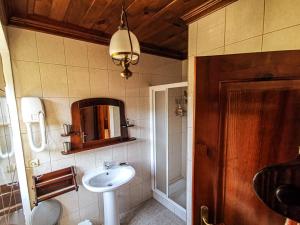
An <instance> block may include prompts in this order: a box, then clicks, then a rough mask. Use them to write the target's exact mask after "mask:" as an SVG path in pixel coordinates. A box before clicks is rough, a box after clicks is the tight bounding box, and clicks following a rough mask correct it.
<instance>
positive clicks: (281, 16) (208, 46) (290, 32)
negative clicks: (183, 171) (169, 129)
mask: <svg viewBox="0 0 300 225" xmlns="http://www.w3.org/2000/svg"><path fill="white" fill-rule="evenodd" d="M299 12H300V1H299V0H284V1H283V0H239V1H237V2H235V3H233V4H231V5H229V6H227V7H226V8H224V9H221V10H219V11H217V12H215V13H213V14H210V15H209V16H207V17H205V18H202V19H200V20H198V21H196V22H194V23H192V24H190V25H189V49H188V52H189V54H188V55H189V58H188V82H189V103H190V104H189V109H190V110H189V118H188V138H189V140H188V178H189V182H188V204H187V209H188V218H187V221H188V225H189V224H191V190H192V189H191V188H192V187H191V184H192V182H191V178H192V138H193V132H192V131H193V116H194V111H193V109H194V107H193V93H194V90H193V88H194V57H195V56H205V55H222V54H235V53H249V52H261V51H276V50H292V49H300V14H299Z"/></svg>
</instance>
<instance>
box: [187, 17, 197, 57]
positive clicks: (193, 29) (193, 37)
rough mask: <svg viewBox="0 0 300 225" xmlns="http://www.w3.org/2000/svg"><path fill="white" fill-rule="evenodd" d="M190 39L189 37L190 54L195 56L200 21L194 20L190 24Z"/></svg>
mask: <svg viewBox="0 0 300 225" xmlns="http://www.w3.org/2000/svg"><path fill="white" fill-rule="evenodd" d="M188 29H189V34H188V35H189V39H188V55H189V56H192V55H193V56H195V55H196V54H197V31H198V23H197V22H194V23H191V24H190V25H189V28H188Z"/></svg>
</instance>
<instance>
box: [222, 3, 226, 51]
mask: <svg viewBox="0 0 300 225" xmlns="http://www.w3.org/2000/svg"><path fill="white" fill-rule="evenodd" d="M226 9H227V7H225V9H224V11H225V18H224V50H223V54H225V47H226V25H227V23H226V22H227V19H226V15H227V13H226V12H227V10H226Z"/></svg>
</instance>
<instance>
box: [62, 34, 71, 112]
mask: <svg viewBox="0 0 300 225" xmlns="http://www.w3.org/2000/svg"><path fill="white" fill-rule="evenodd" d="M63 47H64V56H65V63H66V50H65V39H64V38H63ZM65 72H66V78H67V88H68V100H69V107H70V105H71V102H70V86H69V75H68V67H67V66H66V65H65Z"/></svg>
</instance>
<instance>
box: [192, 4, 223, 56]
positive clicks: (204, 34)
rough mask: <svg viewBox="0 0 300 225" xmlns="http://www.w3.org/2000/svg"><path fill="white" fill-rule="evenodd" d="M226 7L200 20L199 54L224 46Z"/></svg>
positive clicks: (198, 35) (198, 33)
mask: <svg viewBox="0 0 300 225" xmlns="http://www.w3.org/2000/svg"><path fill="white" fill-rule="evenodd" d="M224 32H225V9H221V10H219V11H217V12H215V13H213V14H211V15H209V16H207V17H204V18H203V19H201V20H199V21H198V32H197V55H200V54H201V53H203V52H207V51H209V50H211V49H215V48H218V47H221V46H224Z"/></svg>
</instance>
